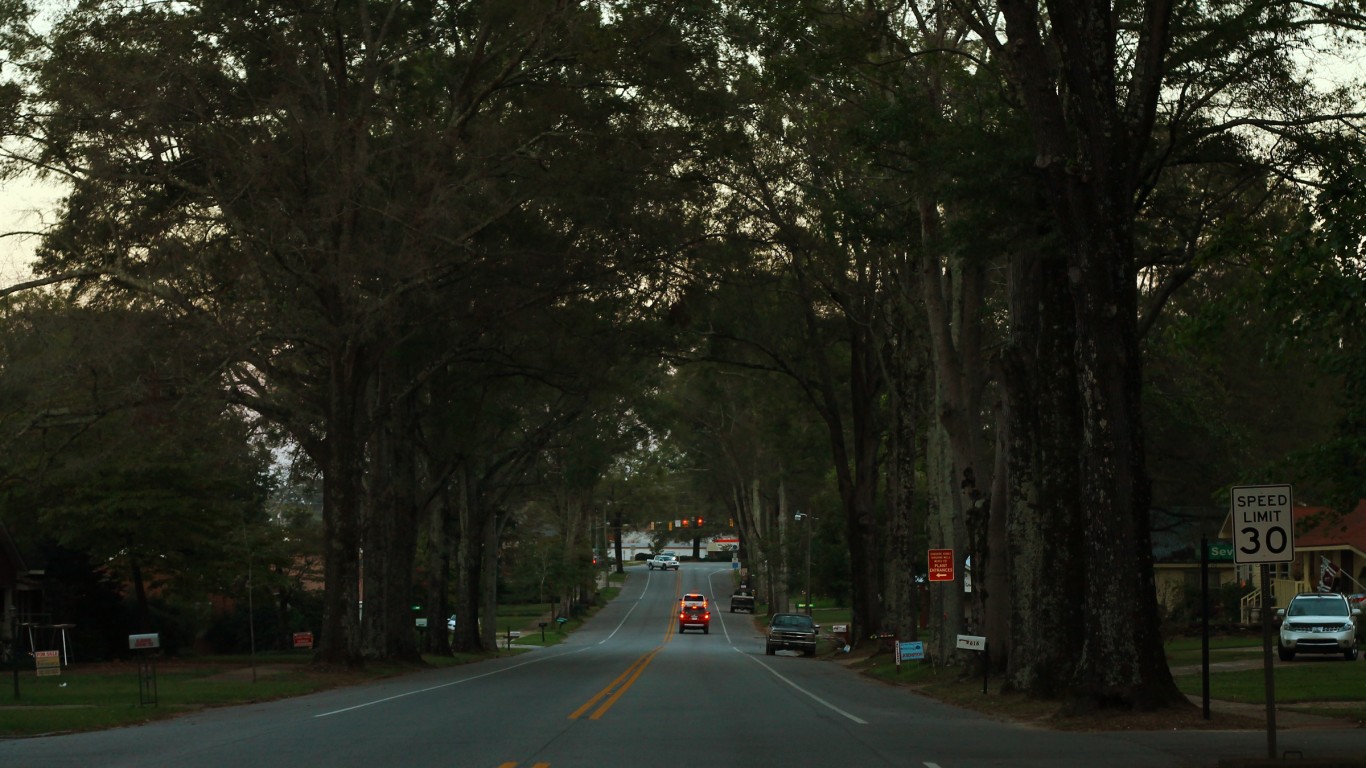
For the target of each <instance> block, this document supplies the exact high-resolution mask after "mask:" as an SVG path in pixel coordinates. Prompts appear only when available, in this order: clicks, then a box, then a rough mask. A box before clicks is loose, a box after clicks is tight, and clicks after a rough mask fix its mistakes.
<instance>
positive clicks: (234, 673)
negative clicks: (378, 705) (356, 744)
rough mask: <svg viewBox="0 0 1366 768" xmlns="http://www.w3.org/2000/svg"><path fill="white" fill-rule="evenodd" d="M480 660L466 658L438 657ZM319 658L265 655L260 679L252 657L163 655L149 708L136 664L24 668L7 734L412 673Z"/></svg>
mask: <svg viewBox="0 0 1366 768" xmlns="http://www.w3.org/2000/svg"><path fill="white" fill-rule="evenodd" d="M472 660H475V659H474V658H473V657H470V656H466V657H465V658H464V659H452V658H449V657H448V658H445V659H440V660H438V659H433V662H436V663H440V664H453V663H460V662H468V661H472ZM311 661H312V655H311V654H309V653H306V652H300V653H280V654H260V655H258V656H257V658H256V664H255V681H254V682H253V680H252V677H253V670H252V667H251V661H250V659H249V657H246V656H223V657H206V658H189V659H162V660H159V661H158V662H157V664H156V666H155V667H154V672H155V703H152V702H151V701H149V703H148V704H147V705H145V706H144V705H142V703H141V700H142V696H141V695H140V693H139V688H140V684H139V671H138V665H137V663H136V662H131V661H130V662H118V663H109V664H92V665H76V666H73V667H67V668H66V669H63V670H62V673H61V674H60V675H56V676H51V677H37V676H36V675H34V673H33V671H32V670H21V671H20V672H19V679H18V696H17V697H16V696H15V684H14V674H13V672H12V671H11V670H6V671H5V673H4V678H3V681H4V682H3V686H0V736H31V735H34V734H43V733H65V732H71V731H85V730H92V729H98V728H108V727H114V726H121V725H133V724H136V723H144V722H150V721H152V720H160V719H164V718H168V717H174V716H176V715H180V714H184V713H186V712H192V711H196V710H200V709H205V708H208V707H216V706H224V705H229V704H245V703H250V702H255V701H268V700H271V699H279V698H286V697H289V696H299V695H302V694H305V693H312V692H314V691H320V690H325V689H328V688H335V687H338V686H343V685H353V684H355V683H359V682H364V681H366V680H373V679H378V678H382V677H388V676H392V675H395V674H400V673H402V672H406V671H411V668H410V667H406V666H403V665H399V664H371V665H368V666H367V667H366V668H365V669H364V670H321V669H317V668H315V667H314V666H313V665H312V664H311V663H310V662H311ZM148 698H149V699H150V698H151V697H150V696H149V697H148Z"/></svg>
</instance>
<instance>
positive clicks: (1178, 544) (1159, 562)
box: [1149, 507, 1238, 615]
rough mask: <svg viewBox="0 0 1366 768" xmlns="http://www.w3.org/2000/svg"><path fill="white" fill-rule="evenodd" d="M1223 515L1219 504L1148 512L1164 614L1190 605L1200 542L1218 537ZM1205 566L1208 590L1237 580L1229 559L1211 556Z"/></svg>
mask: <svg viewBox="0 0 1366 768" xmlns="http://www.w3.org/2000/svg"><path fill="white" fill-rule="evenodd" d="M1227 516H1228V511H1227V510H1225V509H1223V508H1219V507H1155V508H1153V509H1152V510H1151V511H1150V512H1149V521H1150V526H1151V535H1152V545H1153V578H1154V583H1155V586H1156V589H1157V602H1158V604H1159V605H1160V606H1162V609H1163V611H1164V612H1165V613H1166V614H1167V615H1175V614H1178V613H1179V612H1180V611H1181V610H1182V609H1183V608H1190V607H1191V605H1190V599H1189V598H1190V597H1191V596H1192V595H1193V594H1198V590H1199V589H1200V542H1201V541H1202V540H1204V541H1206V542H1216V541H1218V539H1219V528H1220V526H1221V525H1222V524H1223V522H1224V519H1225V518H1226V517H1227ZM1208 568H1209V589H1210V593H1211V594H1218V593H1219V590H1220V588H1221V587H1223V586H1224V585H1226V584H1232V583H1234V582H1236V581H1237V578H1238V576H1237V574H1236V572H1235V571H1234V567H1233V563H1231V562H1226V561H1219V560H1215V561H1212V562H1210V563H1209V564H1208ZM1216 610H1217V609H1216ZM1212 613H1213V612H1212Z"/></svg>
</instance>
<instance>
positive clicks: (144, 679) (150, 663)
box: [128, 632, 161, 707]
mask: <svg viewBox="0 0 1366 768" xmlns="http://www.w3.org/2000/svg"><path fill="white" fill-rule="evenodd" d="M160 648H161V635H160V634H157V633H156V632H148V633H145V634H141V635H129V636H128V650H130V651H132V652H133V655H134V656H137V657H138V706H140V707H145V706H147V705H148V704H151V705H153V706H156V704H157V665H156V653H157V651H158V649H160Z"/></svg>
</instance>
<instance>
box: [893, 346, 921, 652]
mask: <svg viewBox="0 0 1366 768" xmlns="http://www.w3.org/2000/svg"><path fill="white" fill-rule="evenodd" d="M913 343H914V332H913V331H911V330H910V329H909V328H907V327H906V325H905V322H904V321H903V324H902V332H901V333H899V334H898V339H897V343H896V344H894V345H893V347H894V349H895V352H893V354H892V357H891V360H890V361H889V365H888V370H889V372H888V380H889V383H890V387H889V389H890V394H891V398H890V400H891V407H890V422H891V429H890V440H889V444H890V445H889V449H888V462H887V465H888V470H887V508H888V510H889V514H888V520H887V568H886V571H887V572H886V576H885V577H884V578H885V580H886V585H887V586H886V590H885V595H884V597H885V600H884V602H885V605H886V610H887V616H886V622H887V626H888V628H889V629H890V630H891V631H892V632H893V633H894V634H895V635H896V636H897V637H899V638H901V639H903V640H916V639H918V638H919V637H920V625H919V618H920V594H919V589H918V587H917V586H916V581H915V575H916V574H917V573H918V572H919V571H920V565H919V564H918V563H919V562H920V558H918V557H917V554H918V552H917V544H918V542H919V541H920V538H919V536H918V534H919V533H920V532H921V531H923V530H924V521H923V520H921V519H920V518H919V516H918V515H917V510H916V482H915V480H916V473H917V465H918V462H919V460H920V455H919V452H918V450H917V448H918V446H919V443H920V419H919V416H920V412H921V393H922V392H923V391H924V387H925V377H924V370H923V369H922V368H921V367H920V366H919V365H918V364H917V363H918V360H917V356H916V355H914V354H913V353H912V351H911V345H912V344H913Z"/></svg>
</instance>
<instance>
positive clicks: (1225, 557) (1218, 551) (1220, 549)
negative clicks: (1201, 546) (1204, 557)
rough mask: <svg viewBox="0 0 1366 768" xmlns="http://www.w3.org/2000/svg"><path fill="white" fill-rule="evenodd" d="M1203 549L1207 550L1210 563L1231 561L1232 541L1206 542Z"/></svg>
mask: <svg viewBox="0 0 1366 768" xmlns="http://www.w3.org/2000/svg"><path fill="white" fill-rule="evenodd" d="M1205 549H1206V551H1207V552H1209V561H1210V562H1211V563H1230V562H1233V542H1231V541H1211V542H1208V543H1207V545H1206V547H1205Z"/></svg>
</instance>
